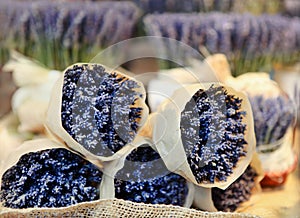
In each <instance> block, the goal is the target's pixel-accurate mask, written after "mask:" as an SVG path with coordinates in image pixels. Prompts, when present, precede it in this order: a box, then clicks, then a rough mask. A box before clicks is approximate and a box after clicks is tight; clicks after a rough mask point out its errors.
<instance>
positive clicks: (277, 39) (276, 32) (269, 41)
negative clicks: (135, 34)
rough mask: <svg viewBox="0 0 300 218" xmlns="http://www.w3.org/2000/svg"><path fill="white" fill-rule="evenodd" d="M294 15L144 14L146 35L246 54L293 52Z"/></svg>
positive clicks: (295, 35) (295, 36) (295, 45)
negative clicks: (289, 16)
mask: <svg viewBox="0 0 300 218" xmlns="http://www.w3.org/2000/svg"><path fill="white" fill-rule="evenodd" d="M292 23H294V24H293V25H297V26H299V20H298V19H297V18H288V17H284V16H280V15H266V14H264V15H260V16H255V15H251V14H236V13H229V14H225V13H218V12H212V13H200V14H184V13H181V14H178V13H177V14H172V13H165V14H153V15H147V16H146V17H145V18H144V24H145V27H146V30H147V32H148V34H149V35H154V36H162V37H170V38H173V39H176V40H179V41H182V42H184V43H186V44H188V45H190V46H192V47H193V48H195V49H199V46H205V47H206V48H207V49H208V51H209V52H210V53H224V54H226V55H232V54H237V53H238V54H240V55H244V56H245V55H247V56H249V57H253V56H259V55H267V54H268V55H270V54H271V55H275V54H276V55H277V54H286V53H287V54H289V53H291V52H296V51H298V50H299V49H300V47H299V40H298V41H297V39H298V38H299V31H298V30H297V29H295V28H294V26H293V25H291V24H292Z"/></svg>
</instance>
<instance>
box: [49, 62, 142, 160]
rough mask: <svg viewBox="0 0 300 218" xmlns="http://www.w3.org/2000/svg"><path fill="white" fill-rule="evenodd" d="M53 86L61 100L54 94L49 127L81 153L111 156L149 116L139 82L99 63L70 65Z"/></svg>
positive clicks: (135, 132)
mask: <svg viewBox="0 0 300 218" xmlns="http://www.w3.org/2000/svg"><path fill="white" fill-rule="evenodd" d="M56 88H57V89H60V90H61V91H60V90H59V91H57V92H59V93H58V95H61V102H57V96H56V95H55V94H54V95H53V98H52V102H51V103H50V108H49V113H48V127H49V129H50V130H51V131H52V132H54V133H55V134H56V135H58V136H59V137H61V138H62V139H63V140H66V143H67V144H68V146H70V147H72V148H73V149H75V150H77V151H79V152H83V151H84V152H83V154H84V155H87V153H88V154H91V155H96V156H97V157H104V158H106V157H111V156H112V155H113V154H115V153H116V152H118V151H119V150H120V149H121V148H123V147H124V146H125V145H127V144H128V143H130V142H132V141H133V139H134V138H135V136H136V134H137V132H138V130H139V128H140V127H141V126H142V125H143V123H144V121H145V118H146V117H147V115H148V108H147V106H146V104H145V94H144V93H145V91H144V88H143V85H142V83H140V82H138V81H136V80H134V79H133V78H130V77H128V76H126V75H123V74H121V73H119V72H117V71H111V70H109V69H107V68H106V67H104V66H102V65H100V64H80V65H77V64H75V65H73V66H71V67H69V68H68V69H67V70H66V71H65V73H64V77H63V78H62V81H61V83H60V84H58V85H57V87H56ZM51 104H52V105H51ZM59 107H61V108H59ZM58 109H60V111H57V110H58ZM53 113H58V114H59V115H60V116H59V117H56V118H57V119H58V120H57V122H59V123H61V124H62V127H63V129H60V130H58V128H57V123H56V121H55V120H53V119H52V117H53V116H57V115H56V114H54V115H53ZM70 137H71V138H70Z"/></svg>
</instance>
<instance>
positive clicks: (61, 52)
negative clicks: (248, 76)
mask: <svg viewBox="0 0 300 218" xmlns="http://www.w3.org/2000/svg"><path fill="white" fill-rule="evenodd" d="M299 16H300V1H298V0H185V1H181V0H132V1H83V0H82V1H79V0H77V1H73V0H55V1H45V0H35V1H34V0H12V1H6V0H0V25H1V31H0V85H1V86H0V87H1V88H0V89H1V92H0V100H1V109H0V116H2V115H3V114H5V113H7V111H9V110H10V103H9V102H10V97H11V95H12V93H13V91H14V90H15V85H14V84H13V83H12V82H11V81H12V79H11V74H9V73H4V72H1V68H2V66H3V65H4V64H5V63H6V62H7V61H8V59H9V53H10V51H12V50H15V51H18V52H19V53H21V54H23V55H25V56H26V57H29V58H32V59H34V60H36V61H38V62H39V63H40V64H41V65H43V66H44V67H46V68H49V69H55V70H63V69H65V68H66V67H67V66H69V65H71V64H73V63H76V62H89V61H90V60H91V59H92V58H93V57H94V56H95V55H96V54H98V53H99V52H101V51H102V50H103V49H105V48H107V47H108V46H110V45H113V44H115V43H117V42H120V41H122V40H125V39H128V38H132V37H138V36H147V35H148V36H163V37H169V38H174V39H176V40H179V41H181V42H184V43H186V44H188V45H190V46H191V47H193V48H194V49H196V50H198V51H199V52H200V53H201V54H203V55H204V56H208V55H210V54H216V53H223V54H225V55H226V57H227V59H228V61H229V63H230V67H231V71H232V74H233V75H234V76H238V75H241V74H243V73H246V72H267V73H269V74H270V77H271V78H273V79H276V80H278V82H279V83H280V84H281V85H282V87H283V88H284V89H286V91H287V93H289V94H290V95H291V96H293V97H294V98H295V101H296V103H297V104H298V105H299V89H300V88H299V86H300V85H299V82H298V83H297V82H295V81H297V80H299V65H297V62H299V57H300V17H299ZM148 61H149V63H150V64H148V65H147V64H146V65H145V63H144V62H142V64H140V63H139V62H136V63H135V64H134V63H127V64H126V65H124V67H125V68H127V69H130V68H131V70H133V71H139V70H141V68H140V67H137V65H139V64H140V65H141V66H143V68H144V70H145V71H147V70H148V69H147V67H149V68H150V70H151V71H154V70H155V69H157V70H158V68H164V69H168V68H171V67H174V64H173V63H166V62H163V61H160V60H156V61H153V60H148ZM153 62H155V63H153ZM153 66H155V67H153ZM148 71H149V70H148ZM291 83H292V84H291Z"/></svg>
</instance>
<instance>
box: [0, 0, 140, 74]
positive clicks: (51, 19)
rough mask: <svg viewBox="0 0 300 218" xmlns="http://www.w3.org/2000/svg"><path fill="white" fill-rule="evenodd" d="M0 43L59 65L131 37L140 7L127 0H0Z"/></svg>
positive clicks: (90, 54) (47, 63)
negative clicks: (111, 0)
mask: <svg viewBox="0 0 300 218" xmlns="http://www.w3.org/2000/svg"><path fill="white" fill-rule="evenodd" d="M0 14H1V17H0V19H1V24H3V27H2V31H1V33H0V40H1V42H0V43H1V44H3V45H5V46H6V47H8V48H13V49H17V50H18V51H20V52H21V53H23V54H25V55H28V56H31V57H33V58H36V59H38V60H39V61H41V62H42V63H44V64H45V65H47V66H48V67H50V68H56V69H63V68H65V67H66V66H68V65H70V64H71V63H74V62H78V61H82V62H83V61H87V60H89V59H90V58H91V57H93V56H94V55H95V54H97V53H98V52H99V51H100V49H103V48H105V47H107V46H109V45H112V44H114V43H116V42H119V41H122V40H124V39H127V38H129V37H131V36H132V32H133V28H134V26H135V23H136V22H137V19H138V17H139V9H138V8H137V7H136V6H135V5H134V4H133V3H131V2H125V1H124V2H86V1H85V2H82V1H74V2H72V3H69V2H64V1H44V0H42V1H4V0H0Z"/></svg>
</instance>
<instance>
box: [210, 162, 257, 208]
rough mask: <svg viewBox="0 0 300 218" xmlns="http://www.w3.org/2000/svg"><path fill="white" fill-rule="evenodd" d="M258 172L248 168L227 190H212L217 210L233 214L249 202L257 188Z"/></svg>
mask: <svg viewBox="0 0 300 218" xmlns="http://www.w3.org/2000/svg"><path fill="white" fill-rule="evenodd" d="M256 177H257V173H256V171H255V170H254V169H253V168H252V167H251V166H248V167H247V169H246V170H245V172H244V173H243V174H242V175H241V176H240V177H239V178H238V179H237V180H236V181H234V182H233V183H232V184H231V185H230V186H229V187H228V188H226V189H225V190H222V189H219V188H212V200H213V202H214V205H215V207H216V208H217V210H220V211H226V212H232V211H235V210H236V209H237V208H238V206H239V205H240V204H241V203H243V202H245V201H247V200H249V199H250V197H251V193H252V189H253V188H254V186H255V181H254V179H255V178H256Z"/></svg>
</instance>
